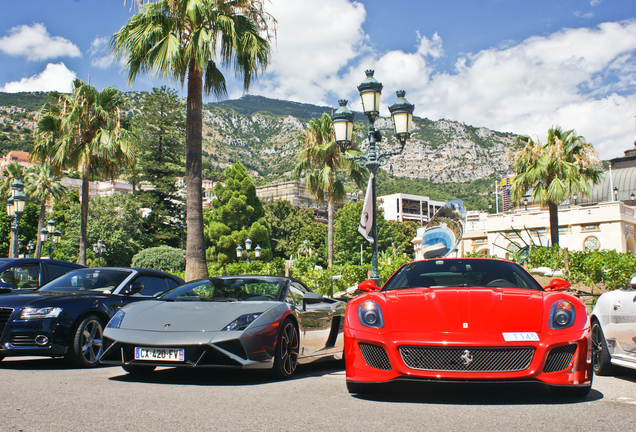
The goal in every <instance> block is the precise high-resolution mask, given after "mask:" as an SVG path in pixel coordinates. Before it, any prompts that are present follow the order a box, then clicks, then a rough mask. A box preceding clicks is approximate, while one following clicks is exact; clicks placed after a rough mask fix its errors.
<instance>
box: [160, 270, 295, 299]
mask: <svg viewBox="0 0 636 432" xmlns="http://www.w3.org/2000/svg"><path fill="white" fill-rule="evenodd" d="M283 287H284V279H278V278H259V277H249V276H248V277H218V278H211V279H205V280H200V281H195V282H191V283H188V284H185V285H181V286H180V287H177V288H175V289H173V290H171V291H169V292H167V293H165V294H164V295H162V296H160V297H159V298H161V299H164V300H174V301H246V300H249V301H277V300H278V299H279V297H280V293H281V291H282V289H283Z"/></svg>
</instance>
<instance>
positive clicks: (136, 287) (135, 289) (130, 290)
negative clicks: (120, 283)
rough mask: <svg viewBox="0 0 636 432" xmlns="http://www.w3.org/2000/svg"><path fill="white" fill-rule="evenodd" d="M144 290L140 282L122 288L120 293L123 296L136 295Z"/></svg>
mask: <svg viewBox="0 0 636 432" xmlns="http://www.w3.org/2000/svg"><path fill="white" fill-rule="evenodd" d="M143 289H144V284H142V283H141V282H133V283H131V284H130V285H128V286H127V287H126V288H124V289H123V290H122V291H121V293H122V294H123V295H129V296H131V295H134V294H137V293H140V292H141V291H143Z"/></svg>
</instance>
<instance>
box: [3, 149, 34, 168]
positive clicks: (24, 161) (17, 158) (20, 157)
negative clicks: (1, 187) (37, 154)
mask: <svg viewBox="0 0 636 432" xmlns="http://www.w3.org/2000/svg"><path fill="white" fill-rule="evenodd" d="M29 157H30V153H29V152H23V151H18V150H11V151H10V152H9V153H7V154H6V155H4V156H3V157H2V160H1V161H0V171H2V170H4V167H6V166H7V165H9V164H10V163H12V162H17V163H18V164H20V165H21V166H23V167H24V169H29V168H31V167H32V166H33V164H32V163H31V162H30V161H29Z"/></svg>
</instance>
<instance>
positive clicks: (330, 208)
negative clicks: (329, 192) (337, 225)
mask: <svg viewBox="0 0 636 432" xmlns="http://www.w3.org/2000/svg"><path fill="white" fill-rule="evenodd" d="M332 266H333V198H329V201H327V267H329V268H331V267H332Z"/></svg>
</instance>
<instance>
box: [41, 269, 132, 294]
mask: <svg viewBox="0 0 636 432" xmlns="http://www.w3.org/2000/svg"><path fill="white" fill-rule="evenodd" d="M130 273H131V272H130V271H128V270H113V269H94V268H90V269H82V270H75V271H72V272H70V273H66V274H65V275H62V276H60V277H59V278H57V279H55V280H53V281H51V282H49V283H48V284H46V285H44V286H43V287H42V288H40V289H39V291H45V292H51V291H52V292H76V291H99V292H108V293H112V292H113V291H114V290H115V288H117V287H118V286H119V285H120V284H121V283H122V282H123V281H124V279H126V278H127V277H128V276H129V275H130Z"/></svg>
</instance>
